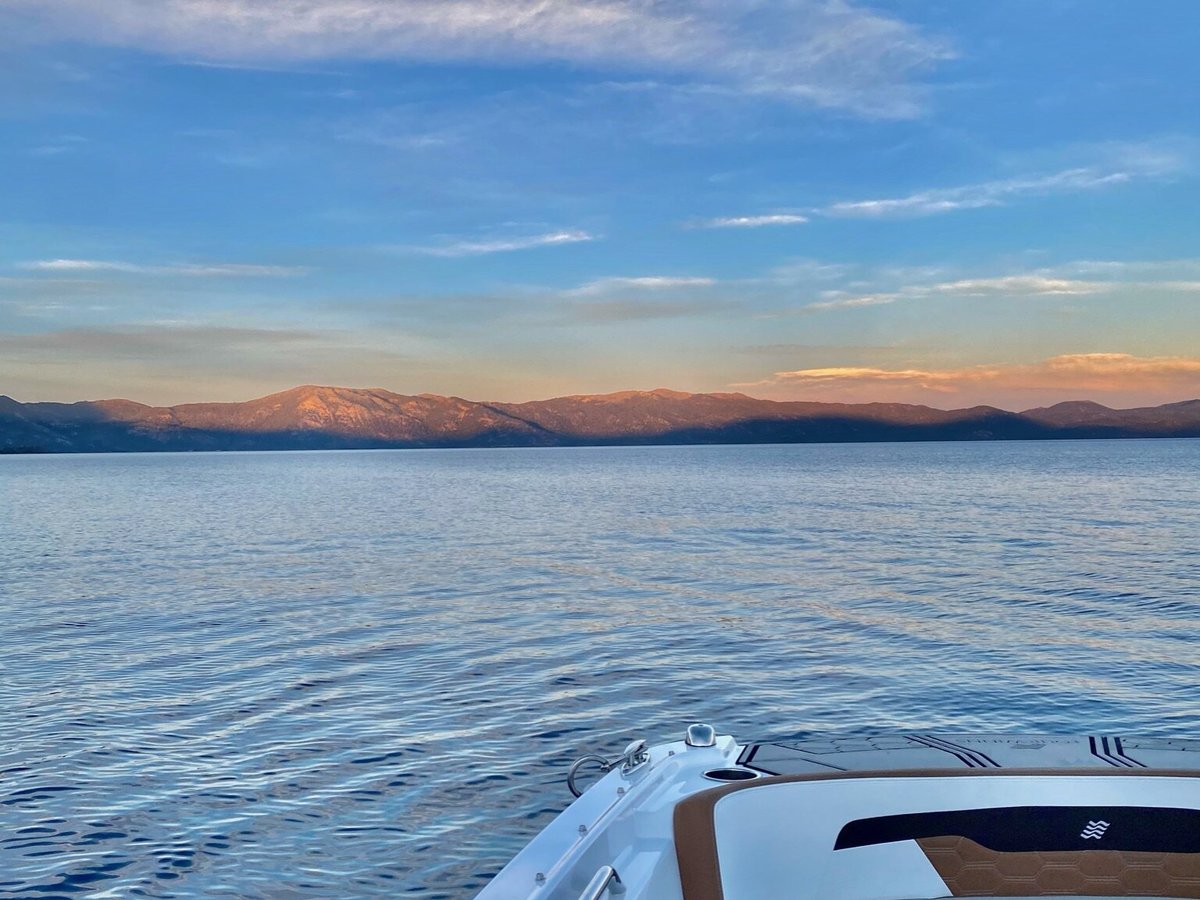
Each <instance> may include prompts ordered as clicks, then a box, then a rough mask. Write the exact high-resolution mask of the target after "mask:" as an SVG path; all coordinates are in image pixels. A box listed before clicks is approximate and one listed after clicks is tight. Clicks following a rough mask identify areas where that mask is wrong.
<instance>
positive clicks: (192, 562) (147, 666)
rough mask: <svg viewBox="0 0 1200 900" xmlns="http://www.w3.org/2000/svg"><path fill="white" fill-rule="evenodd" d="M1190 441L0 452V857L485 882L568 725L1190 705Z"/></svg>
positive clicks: (40, 869)
mask: <svg viewBox="0 0 1200 900" xmlns="http://www.w3.org/2000/svg"><path fill="white" fill-rule="evenodd" d="M1198 473H1200V441H1190V442H1189V441H1125V442H1070V443H998V444H905V445H898V444H887V445H884V444H875V445H843V446H831V445H816V446H814V445H809V446H786V447H784V446H770V447H697V448H689V447H684V448H620V449H571V450H486V451H479V450H475V451H427V452H426V451H410V452H350V453H276V454H232V453H231V454H211V455H210V454H188V455H182V454H181V455H114V456H49V457H9V458H0V538H2V541H0V604H2V606H0V609H2V610H3V619H2V620H0V825H3V829H2V830H0V895H2V896H21V897H31V898H32V897H38V898H42V900H46V898H51V897H59V896H63V897H72V898H79V897H133V896H152V897H187V896H199V895H204V896H227V897H235V896H236V897H264V898H266V897H270V898H286V897H353V896H364V897H365V896H393V895H401V894H403V895H407V896H418V897H463V896H470V895H471V894H472V893H473V892H474V891H475V890H477V889H478V888H479V887H481V886H482V885H483V884H484V883H485V882H486V880H487V879H488V877H489V876H490V875H491V874H493V873H494V872H495V871H496V870H497V869H498V868H499V867H500V866H501V865H503V863H504V862H505V861H506V860H507V859H508V858H509V857H510V856H511V855H512V854H513V853H514V852H516V850H518V849H519V848H520V847H521V846H522V845H523V844H524V843H525V842H526V841H527V840H528V839H529V838H530V837H531V836H532V835H533V834H534V833H536V832H537V831H538V830H539V829H540V828H541V827H542V826H543V825H545V824H546V822H548V821H549V820H550V818H551V817H552V816H553V815H554V814H555V813H556V812H557V811H559V810H560V809H561V808H562V807H564V806H565V805H566V803H567V801H568V799H569V795H568V793H567V790H566V787H565V785H564V783H563V776H564V774H565V770H566V767H567V765H568V763H569V762H570V760H571V759H573V758H574V757H575V756H578V755H580V754H582V753H584V752H593V751H599V752H606V751H615V750H617V749H619V748H620V747H621V746H622V745H623V744H624V742H625V741H627V740H628V739H629V738H631V737H633V736H639V737H646V738H648V739H650V740H651V741H662V740H674V739H677V738H678V737H679V736H680V735H681V732H682V729H683V728H684V726H686V724H687V723H688V722H690V721H693V720H697V719H699V720H706V721H711V722H713V723H715V724H716V725H718V726H719V728H720V729H721V730H723V731H732V732H733V733H734V734H736V735H738V736H740V737H742V738H754V737H768V736H772V737H782V736H791V735H797V734H801V733H805V732H811V731H831V730H832V731H856V730H857V731H862V730H879V729H924V728H942V729H991V730H1026V731H1028V730H1053V731H1080V730H1086V731H1118V732H1120V731H1126V732H1136V733H1143V734H1154V735H1193V736H1194V735H1197V734H1200V721H1198V716H1200V705H1198V704H1197V699H1196V698H1197V690H1198V688H1197V686H1198V685H1200V650H1198V649H1197V645H1196V638H1197V626H1198V625H1200V549H1198V546H1200V477H1198Z"/></svg>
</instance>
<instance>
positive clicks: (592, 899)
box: [579, 866, 625, 900]
mask: <svg viewBox="0 0 1200 900" xmlns="http://www.w3.org/2000/svg"><path fill="white" fill-rule="evenodd" d="M605 891H608V893H609V894H610V895H616V894H623V893H625V885H624V884H622V883H621V876H620V875H618V874H617V870H616V869H614V868H613V867H612V866H601V867H600V868H599V869H597V870H596V874H595V875H593V876H592V880H591V881H589V882H588V886H587V887H585V888H584V889H583V893H582V894H580V895H579V900H600V898H601V897H603V896H604V892H605Z"/></svg>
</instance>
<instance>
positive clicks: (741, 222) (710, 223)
mask: <svg viewBox="0 0 1200 900" xmlns="http://www.w3.org/2000/svg"><path fill="white" fill-rule="evenodd" d="M807 221H808V216H801V215H798V214H796V213H771V214H768V215H761V216H727V217H724V218H718V219H706V220H705V221H703V222H701V223H700V227H701V228H764V227H766V226H769V225H802V224H804V223H805V222H807Z"/></svg>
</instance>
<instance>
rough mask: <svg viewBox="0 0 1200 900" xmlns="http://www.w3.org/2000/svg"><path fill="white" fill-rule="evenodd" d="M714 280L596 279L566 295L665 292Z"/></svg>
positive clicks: (679, 277)
mask: <svg viewBox="0 0 1200 900" xmlns="http://www.w3.org/2000/svg"><path fill="white" fill-rule="evenodd" d="M716 283H717V280H716V279H715V278H706V277H703V276H698V275H639V276H635V277H610V278H597V279H595V280H594V281H589V282H587V283H586V284H581V285H580V286H579V287H577V288H572V289H571V290H569V291H567V292H566V293H567V294H568V295H570V296H577V297H588V296H597V295H601V294H607V293H611V292H613V291H623V290H629V289H633V290H641V291H665V290H672V289H676V288H702V287H712V286H713V285H714V284H716Z"/></svg>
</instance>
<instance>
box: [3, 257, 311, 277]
mask: <svg viewBox="0 0 1200 900" xmlns="http://www.w3.org/2000/svg"><path fill="white" fill-rule="evenodd" d="M21 268H23V269H32V270H34V271H38V272H60V273H61V272H80V273H84V272H120V273H124V274H128V275H182V276H185V277H191V278H211V277H230V278H261V277H286V276H292V275H305V274H307V273H309V272H311V271H312V269H310V268H309V267H307V266H266V265H251V264H246V263H209V264H199V263H180V264H174V265H165V266H153V265H142V264H140V263H130V262H120V261H116V260H102V259H40V260H36V261H34V262H28V263H22V264H21Z"/></svg>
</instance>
